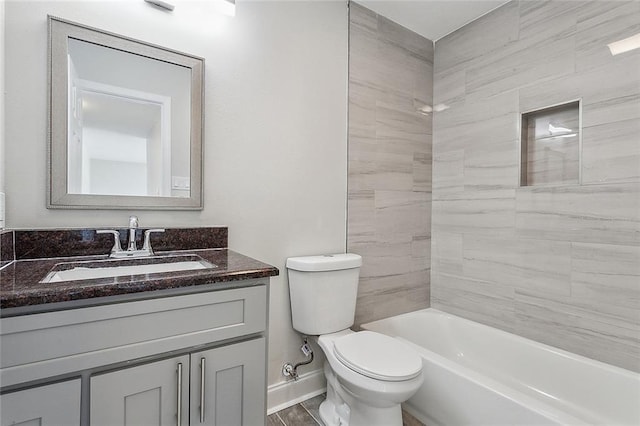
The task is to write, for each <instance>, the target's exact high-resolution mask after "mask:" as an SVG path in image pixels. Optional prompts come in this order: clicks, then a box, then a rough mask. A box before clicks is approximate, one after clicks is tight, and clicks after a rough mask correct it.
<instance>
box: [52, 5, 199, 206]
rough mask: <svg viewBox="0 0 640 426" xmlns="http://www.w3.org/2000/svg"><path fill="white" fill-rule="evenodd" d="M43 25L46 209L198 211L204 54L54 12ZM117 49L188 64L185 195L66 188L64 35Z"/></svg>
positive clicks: (65, 57) (65, 40) (65, 69)
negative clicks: (45, 30)
mask: <svg viewBox="0 0 640 426" xmlns="http://www.w3.org/2000/svg"><path fill="white" fill-rule="evenodd" d="M48 24H49V66H48V72H49V92H48V96H49V111H48V121H49V133H48V139H49V140H48V156H47V169H48V174H47V176H48V179H47V208H49V209H99V210H102V209H142V210H202V208H203V196H202V186H203V182H202V158H203V152H202V151H203V114H204V104H203V101H204V59H203V58H199V57H196V56H193V55H189V54H185V53H181V52H177V51H174V50H170V49H166V48H164V47H161V46H156V45H153V44H149V43H146V42H143V41H139V40H135V39H132V38H128V37H124V36H121V35H118V34H114V33H110V32H107V31H103V30H100V29H96V28H92V27H89V26H85V25H82V24H78V23H75V22H71V21H67V20H64V19H61V18H57V17H54V16H49V17H48ZM69 38H74V39H78V40H83V41H87V42H90V43H95V44H100V45H103V46H107V47H111V48H115V49H119V50H122V51H125V52H130V53H133V54H137V55H142V56H146V57H149V58H153V59H157V60H161V61H165V62H169V63H173V64H177V65H181V66H184V67H187V68H190V69H191V125H190V132H191V133H190V137H191V141H190V150H191V152H190V155H189V157H190V163H191V164H190V174H191V176H190V179H191V192H190V197H188V198H187V197H156V196H118V195H87V194H69V193H68V192H67V164H68V162H67V111H68V109H67V98H68V96H67V92H68V88H67V81H68V76H67V74H68V71H67V54H68V42H67V41H68V39H69Z"/></svg>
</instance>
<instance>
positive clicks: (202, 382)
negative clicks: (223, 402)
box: [200, 358, 205, 423]
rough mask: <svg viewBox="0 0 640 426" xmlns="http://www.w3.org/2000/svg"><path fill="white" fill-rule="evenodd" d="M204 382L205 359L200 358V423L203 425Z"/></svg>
mask: <svg viewBox="0 0 640 426" xmlns="http://www.w3.org/2000/svg"><path fill="white" fill-rule="evenodd" d="M204 381H205V359H204V358H200V423H204V399H205V397H204V392H205V391H204Z"/></svg>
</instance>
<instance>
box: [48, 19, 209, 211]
mask: <svg viewBox="0 0 640 426" xmlns="http://www.w3.org/2000/svg"><path fill="white" fill-rule="evenodd" d="M203 71H204V60H203V59H201V58H198V57H195V56H191V55H187V54H184V53H180V52H176V51H173V50H169V49H166V48H163V47H160V46H155V45H152V44H149V43H145V42H141V41H137V40H133V39H131V38H127V37H123V36H120V35H117V34H113V33H109V32H106V31H102V30H98V29H95V28H90V27H87V26H84V25H81V24H77V23H73V22H69V21H66V20H63V19H59V18H56V17H52V16H50V17H49V124H50V129H49V130H50V132H49V187H48V202H47V207H48V208H66V209H69V208H74V209H75V208H80V209H81V208H85V209H131V208H137V209H154V210H155V209H164V210H198V209H202V122H203V119H202V113H203V108H202V102H203V88H204V84H203V78H204V73H203Z"/></svg>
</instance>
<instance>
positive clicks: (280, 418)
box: [275, 411, 289, 426]
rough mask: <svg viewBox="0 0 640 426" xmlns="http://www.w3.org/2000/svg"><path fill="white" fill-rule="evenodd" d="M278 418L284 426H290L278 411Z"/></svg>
mask: <svg viewBox="0 0 640 426" xmlns="http://www.w3.org/2000/svg"><path fill="white" fill-rule="evenodd" d="M275 415H276V417H277V419H278V420H280V423H282V425H283V426H289V425H287V424H286V423H285V422H284V420H282V417H280V412H279V411H278V412H277V413H275Z"/></svg>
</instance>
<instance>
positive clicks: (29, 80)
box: [4, 0, 348, 399]
mask: <svg viewBox="0 0 640 426" xmlns="http://www.w3.org/2000/svg"><path fill="white" fill-rule="evenodd" d="M207 3H210V2H206V1H205V2H197V1H196V2H177V6H176V9H175V11H174V12H173V13H167V12H164V11H161V10H158V9H156V8H154V7H152V6H151V5H149V4H147V3H145V2H143V1H126V2H117V3H114V2H112V1H104V2H102V1H90V0H83V1H73V2H64V1H49V2H35V1H26V2H24V1H16V2H13V1H12V2H8V3H7V4H6V27H4V28H5V29H6V31H7V38H6V42H7V45H6V64H5V67H6V69H5V72H6V78H7V81H6V86H5V87H6V89H7V98H6V107H7V108H6V113H7V120H6V124H7V126H6V140H7V141H8V143H7V144H6V164H5V165H6V189H7V207H8V210H7V226H8V227H14V228H54V227H98V226H100V227H106V226H123V225H126V223H127V218H128V216H129V215H130V214H137V215H138V216H139V218H140V224H141V226H145V227H156V226H157V227H164V226H168V227H171V226H214V225H227V226H229V246H230V247H231V248H232V249H234V250H236V251H239V252H241V253H243V254H246V255H249V256H253V257H255V258H257V259H259V260H262V261H264V262H268V263H270V264H272V265H275V266H277V267H278V268H280V271H281V274H280V276H278V277H274V278H272V279H271V283H272V284H271V288H270V289H271V295H270V297H271V299H270V326H269V327H270V328H269V331H270V348H269V356H270V364H269V383H270V384H272V385H273V384H277V383H280V382H282V381H283V377H282V376H281V374H280V371H281V368H282V364H283V362H285V361H293V360H295V359H300V351H299V345H300V337H299V336H298V335H297V333H295V332H294V331H293V329H292V327H291V314H290V308H289V293H288V287H287V282H286V270H285V268H284V262H285V259H286V258H287V257H289V256H295V255H305V254H318V253H330V252H344V250H345V241H346V235H345V221H346V178H345V177H346V174H347V171H346V166H347V158H346V155H347V153H346V148H345V147H346V128H347V124H346V116H347V111H346V108H347V40H348V35H347V7H346V4H345V3H344V2H312V1H307V2H288V1H287V2H278V1H270V2H260V1H257V2H251V1H242V2H237V8H236V16H235V17H233V18H230V17H225V16H220V15H216V14H213V13H211V14H210V13H200V12H198V8H199V7H204V8H206V4H207ZM47 14H52V15H55V16H59V17H61V18H65V19H69V20H72V21H76V22H81V23H84V24H87V25H91V26H95V27H98V28H102V29H105V30H108V31H112V32H116V33H119V34H123V35H126V36H129V37H133V38H136V39H141V40H144V41H147V42H150V43H155V44H159V45H163V46H166V47H169V48H172V49H176V50H179V51H184V52H187V53H191V54H194V55H197V56H201V57H204V58H205V61H206V66H205V71H206V76H205V79H206V91H205V114H206V117H205V122H204V126H205V129H204V134H205V141H204V210H202V211H201V212H160V211H156V212H149V211H128V210H124V211H106V210H97V211H71V210H67V211H64V210H47V209H46V208H45V200H46V198H45V191H46V152H47V150H46V146H47V145H46V134H47V121H46V117H47V103H46V100H47V96H46V94H47ZM318 368H320V367H318ZM314 390H315V389H314ZM298 396H300V395H296V394H295V393H293V394H291V395H290V397H291V399H293V398H295V397H298Z"/></svg>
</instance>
